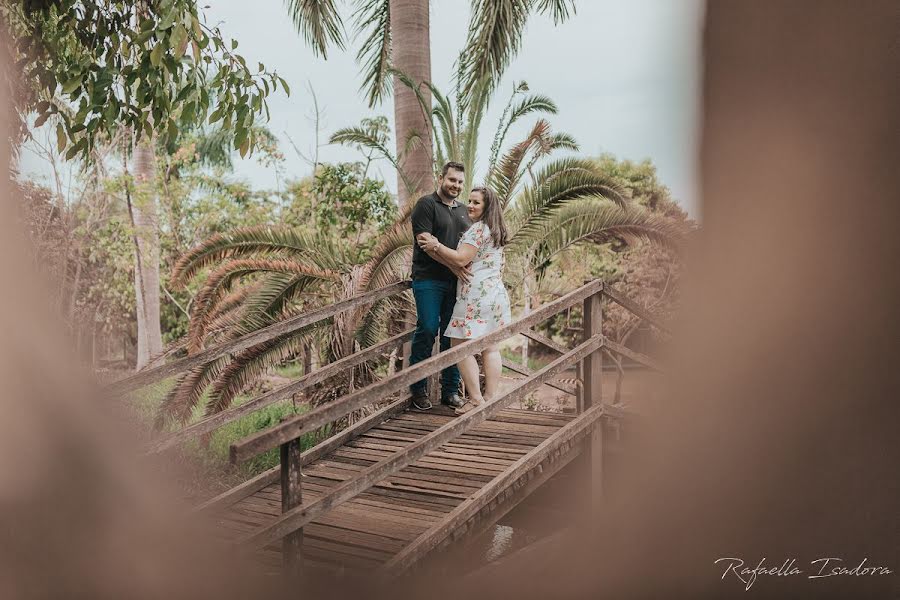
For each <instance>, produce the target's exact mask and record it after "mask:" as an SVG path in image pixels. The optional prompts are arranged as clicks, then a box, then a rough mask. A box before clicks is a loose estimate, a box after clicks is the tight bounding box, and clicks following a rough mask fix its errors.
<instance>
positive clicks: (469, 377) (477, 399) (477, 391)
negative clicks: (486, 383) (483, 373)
mask: <svg viewBox="0 0 900 600" xmlns="http://www.w3.org/2000/svg"><path fill="white" fill-rule="evenodd" d="M465 341H467V340H461V339H456V338H451V339H450V345H451V346H459V345H460V344H462V343H463V342H465ZM457 367H459V373H460V375H462V379H463V382H464V383H465V384H466V394H467V395H468V396H469V398H471V399H472V402H473V403H474V404H481V402H482V401H483V400H484V398H482V396H481V386H480V385H479V383H478V363H477V362H476V361H475V357H474V356H467V357H465V358H464V359H462V360H461V361H460V362H459V364H458V365H457Z"/></svg>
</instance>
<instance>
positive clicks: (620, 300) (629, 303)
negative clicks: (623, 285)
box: [603, 286, 672, 335]
mask: <svg viewBox="0 0 900 600" xmlns="http://www.w3.org/2000/svg"><path fill="white" fill-rule="evenodd" d="M603 293H604V294H605V295H607V296H609V298H610V300H612V301H614V302H615V303H616V304H618V305H619V306H621V307H622V308H624V309H625V310H627V311H629V312H630V313H632V314H634V315H637V316H639V317H640V318H641V319H643V320H644V321H646V322H648V323H650V324H651V325H653V326H654V327H656V328H657V329H659V330H660V331H662V332H663V333H665V334H668V335H671V334H672V332H671V331H669V328H668V327H666V326H665V325H663V324H662V322H661V320H660V318H659V317H657V316H656V315H654V314H652V313H651V312H650V311H649V310H647V309H646V308H644V307H643V306H641V305H639V304H638V303H637V302H635V301H634V300H632V299H630V298H629V297H628V296H626V295H625V294H622V293H621V292H619V291H618V290H616V289H614V288H613V287H612V286H606V288H605V289H604V290H603Z"/></svg>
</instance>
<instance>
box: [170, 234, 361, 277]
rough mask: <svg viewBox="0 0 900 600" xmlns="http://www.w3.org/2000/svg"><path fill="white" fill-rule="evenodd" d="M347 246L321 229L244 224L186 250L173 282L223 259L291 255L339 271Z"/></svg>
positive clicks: (342, 266) (347, 259)
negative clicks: (310, 230)
mask: <svg viewBox="0 0 900 600" xmlns="http://www.w3.org/2000/svg"><path fill="white" fill-rule="evenodd" d="M350 251H352V249H350V248H347V247H346V246H345V245H344V244H341V243H339V241H336V240H333V239H330V238H328V237H327V236H325V235H322V234H320V233H304V232H302V231H299V230H297V229H292V228H289V227H272V226H268V225H263V226H254V227H243V228H240V229H236V230H234V231H231V232H228V233H219V234H215V235H213V236H211V237H209V238H208V239H206V240H205V241H203V242H201V243H200V244H198V245H197V246H195V247H194V248H192V249H191V250H189V251H188V252H186V253H185V254H184V255H183V256H182V257H181V258H180V259H178V262H177V263H176V264H175V267H174V268H173V270H172V275H171V281H172V282H173V285H176V286H177V285H184V284H186V283H187V282H188V281H189V280H190V279H192V278H193V277H194V276H195V275H196V274H197V273H198V272H199V271H201V270H202V269H204V268H206V267H209V266H211V265H214V264H216V263H219V262H221V261H222V260H225V259H238V258H282V259H288V258H294V259H297V260H301V261H302V262H303V263H305V264H308V265H310V266H315V267H317V268H319V269H322V270H333V271H341V270H343V268H344V267H345V266H346V264H347V263H348V262H350V258H349V255H348V253H349V252H350Z"/></svg>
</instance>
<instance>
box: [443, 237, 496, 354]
mask: <svg viewBox="0 0 900 600" xmlns="http://www.w3.org/2000/svg"><path fill="white" fill-rule="evenodd" d="M463 244H469V245H472V246H475V248H476V250H477V251H476V252H475V258H473V259H472V265H471V267H470V268H471V270H472V280H471V281H470V282H469V283H463V282H461V281H460V282H459V284H458V285H457V288H456V306H455V307H454V308H453V316H451V317H450V326H449V327H447V331H445V332H444V335H446V336H447V337H451V338H462V339H472V338H477V337H481V336H483V335H485V334H487V333H490V332H492V331H494V330H495V329H498V328H500V327H503V326H504V325H508V324H509V322H510V320H511V319H510V310H509V295H507V293H506V288H505V287H504V286H503V279H502V274H503V263H504V260H503V249H502V248H497V247H496V246H494V241H493V240H492V239H491V230H490V229H489V228H488V226H487V225H485V224H484V222H482V221H478V222H476V223H475V224H474V225H472V226H471V227H469V229H468V230H466V232H465V233H464V234H463V235H462V237H461V238H460V239H459V245H458V246H457V249H459V248H461V247H462V245H463Z"/></svg>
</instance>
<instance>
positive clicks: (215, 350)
mask: <svg viewBox="0 0 900 600" xmlns="http://www.w3.org/2000/svg"><path fill="white" fill-rule="evenodd" d="M409 286H410V282H409V281H401V282H397V283H394V284H391V285H388V286H385V287H383V288H379V289H377V290H372V291H370V292H367V293H365V294H361V295H359V296H355V297H353V298H348V299H346V300H342V301H340V302H336V303H335V304H332V305H330V306H326V307H323V308H319V309H315V310H312V311H310V312H307V313H304V314H302V315H298V316H296V317H294V318H292V319H288V320H286V321H283V322H281V323H276V324H274V325H271V326H269V327H266V328H264V329H260V330H259V331H255V332H253V333H250V334H248V335H245V336H243V337H240V338H238V339H235V340H230V341H228V342H225V343H223V344H219V345H217V346H214V347H212V348H208V349H206V350H203V351H202V352H199V353H197V354H193V355H191V356H187V357H185V358H181V359H179V360H175V361H172V362H169V363H165V364H162V365H159V366H155V367H152V368H149V369H145V370H143V371H140V372H138V373H136V374H134V375H132V376H130V377H127V378H125V379H122V380H120V381H117V382H115V383H113V384H111V385H110V386H108V388H107V390H108V392H109V393H110V394H123V393H127V392H130V391H134V390H137V389H140V388H142V387H144V386H147V385H151V384H153V383H158V382H160V381H163V380H165V379H168V378H169V377H172V376H174V375H178V374H180V373H183V372H185V371H188V370H190V369H193V368H195V367H199V366H202V365H204V364H206V363H208V362H211V361H213V360H215V359H217V358H219V357H220V356H225V355H228V354H233V353H235V352H238V351H240V350H243V349H246V348H249V347H251V346H254V345H256V344H259V343H262V342H266V341H269V340H272V339H276V338H280V337H284V336H286V335H290V334H291V333H293V332H295V331H298V330H299V329H301V328H303V327H306V326H308V325H311V324H313V323H317V322H319V321H322V320H324V319H327V318H329V317H333V316H334V315H336V314H338V313H341V312H344V311H347V310H351V309H354V308H358V307H360V306H365V305H368V304H372V303H374V302H377V301H378V300H381V299H383V298H388V297H390V296H394V295H396V294H400V293H402V292H404V291H406V290H407V289H409ZM412 333H413V329H408V330H406V331H404V332H402V333H400V334H398V335H395V336H393V337H391V338H389V339H387V340H385V341H383V342H380V343H378V344H376V345H374V346H370V347H368V348H364V349H362V350H360V351H359V352H356V353H354V354H351V355H350V356H347V357H344V358H342V359H340V360H337V361H335V362H333V363H330V364H328V365H325V366H324V367H322V368H321V369H319V370H317V371H315V372H312V373H306V374H304V375H303V376H302V377H300V378H299V379H297V380H296V381H293V382H291V383H289V384H286V385H283V386H280V387H278V388H275V389H273V390H271V391H269V392H266V393H265V394H262V395H260V396H258V397H256V398H253V399H251V400H248V401H247V402H244V403H243V404H240V405H238V406H233V407H231V408H228V409H226V410H223V411H221V412H218V413H215V414H213V415H209V416H207V417H205V418H203V419H201V420H200V421H197V422H196V423H193V424H191V425H189V426H187V427H184V428H182V429H179V430H177V431H174V432H170V433H167V434H163V435H161V436H159V437H158V438H156V439H155V440H154V441H153V442H151V444H150V445H149V447H148V450H147V451H148V453H155V452H160V451H162V450H165V449H167V448H170V447H172V446H174V445H176V444H178V443H181V442H183V441H186V440H188V439H192V438H196V437H198V436H200V435H203V434H206V433H209V432H211V431H214V430H216V429H218V428H219V427H222V426H223V425H226V424H228V423H230V422H232V421H234V420H236V419H239V418H241V417H244V416H246V415H248V414H250V413H252V412H255V411H257V410H260V409H262V408H264V407H266V406H269V405H270V404H273V403H275V402H279V401H281V400H285V399H287V398H290V397H292V396H293V395H294V394H296V393H298V392H301V391H303V390H305V389H307V388H309V387H312V386H314V385H317V384H319V383H322V382H323V381H326V380H327V379H329V378H331V377H334V376H335V375H338V374H340V373H342V372H344V371H345V370H346V369H349V368H351V367H354V366H357V365H359V364H362V363H364V362H368V361H371V360H374V359H377V358H379V357H381V356H384V355H387V354H389V353H390V352H392V351H393V350H396V349H398V348H402V346H403V344H405V343H406V342H407V341H408V340H409V339H410V338H411V337H412Z"/></svg>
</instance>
